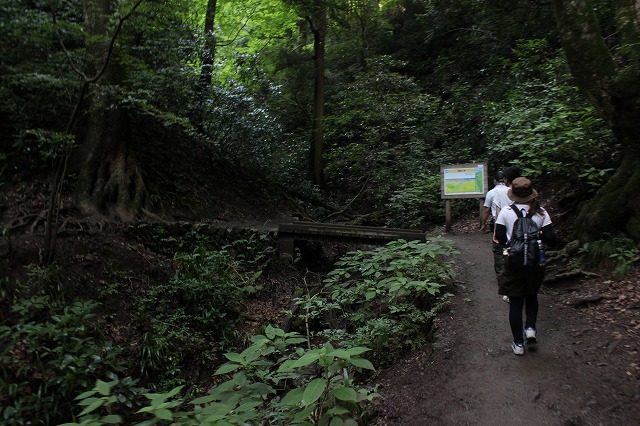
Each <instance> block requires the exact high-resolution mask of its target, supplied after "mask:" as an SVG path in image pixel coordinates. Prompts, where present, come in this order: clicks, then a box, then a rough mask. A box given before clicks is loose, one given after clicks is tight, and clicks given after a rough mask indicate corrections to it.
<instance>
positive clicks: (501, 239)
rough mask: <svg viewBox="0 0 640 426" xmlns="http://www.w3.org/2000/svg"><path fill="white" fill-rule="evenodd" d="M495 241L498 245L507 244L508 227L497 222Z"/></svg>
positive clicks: (494, 234)
mask: <svg viewBox="0 0 640 426" xmlns="http://www.w3.org/2000/svg"><path fill="white" fill-rule="evenodd" d="M493 240H494V241H495V242H497V243H498V244H507V227H506V226H504V225H501V224H499V223H497V222H496V227H495V231H494V233H493Z"/></svg>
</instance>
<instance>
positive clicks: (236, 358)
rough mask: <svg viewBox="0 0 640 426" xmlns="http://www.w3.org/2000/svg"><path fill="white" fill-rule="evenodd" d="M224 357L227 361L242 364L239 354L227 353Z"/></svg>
mask: <svg viewBox="0 0 640 426" xmlns="http://www.w3.org/2000/svg"><path fill="white" fill-rule="evenodd" d="M224 357H225V358H227V359H228V360H229V361H233V362H236V363H238V364H242V356H240V354H238V353H235V352H229V353H226V354H224Z"/></svg>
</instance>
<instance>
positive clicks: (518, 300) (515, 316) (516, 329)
mask: <svg viewBox="0 0 640 426" xmlns="http://www.w3.org/2000/svg"><path fill="white" fill-rule="evenodd" d="M509 299H510V304H509V325H510V326H511V333H512V334H513V341H514V343H518V344H523V343H524V338H523V337H522V308H523V307H524V297H523V296H510V297H509Z"/></svg>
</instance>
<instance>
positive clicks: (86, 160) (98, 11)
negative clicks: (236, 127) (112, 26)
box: [76, 0, 147, 220]
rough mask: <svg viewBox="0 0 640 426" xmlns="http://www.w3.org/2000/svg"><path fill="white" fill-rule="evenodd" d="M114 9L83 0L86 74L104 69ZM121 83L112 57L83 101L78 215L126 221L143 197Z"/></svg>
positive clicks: (111, 2)
mask: <svg viewBox="0 0 640 426" xmlns="http://www.w3.org/2000/svg"><path fill="white" fill-rule="evenodd" d="M116 4H117V1H116V0H83V9H84V17H85V28H86V34H87V64H88V68H89V73H90V74H95V73H98V72H99V70H101V69H102V67H103V66H104V63H105V60H106V59H105V58H106V57H107V51H108V45H109V41H110V38H109V28H108V19H109V17H110V16H112V14H113V12H114V10H115V7H116ZM123 80H124V68H123V66H122V65H121V63H120V61H119V60H118V54H117V53H116V54H114V55H113V56H112V58H111V62H110V63H109V65H108V67H107V68H106V71H105V72H104V73H103V74H102V78H100V79H99V80H98V81H97V82H96V83H95V84H94V85H93V90H92V91H91V93H90V95H89V98H88V101H87V104H88V113H87V127H86V133H85V135H84V142H83V145H82V149H81V155H82V158H83V161H82V165H81V170H80V175H79V183H78V188H77V191H76V204H77V206H78V208H79V209H80V211H81V212H82V213H83V214H87V215H89V214H96V213H106V214H110V215H113V214H115V215H116V216H117V217H119V218H120V219H122V220H131V219H132V218H133V217H134V215H135V213H136V212H137V211H138V210H139V209H140V208H141V207H142V206H143V203H144V202H145V200H146V194H147V192H146V188H145V185H144V183H143V180H142V176H141V172H140V170H139V168H138V165H137V161H136V159H135V155H134V153H133V151H132V149H131V140H130V122H129V119H128V116H127V114H126V112H125V110H124V109H123V108H122V107H121V105H120V103H119V99H118V93H119V92H120V90H119V89H118V84H119V83H120V82H122V81H123Z"/></svg>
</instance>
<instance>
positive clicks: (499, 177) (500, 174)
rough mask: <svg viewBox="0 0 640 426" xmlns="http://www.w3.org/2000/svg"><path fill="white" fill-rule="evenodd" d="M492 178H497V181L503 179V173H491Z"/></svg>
mask: <svg viewBox="0 0 640 426" xmlns="http://www.w3.org/2000/svg"><path fill="white" fill-rule="evenodd" d="M493 180H497V181H498V182H502V181H504V173H502V172H496V174H495V175H493Z"/></svg>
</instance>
